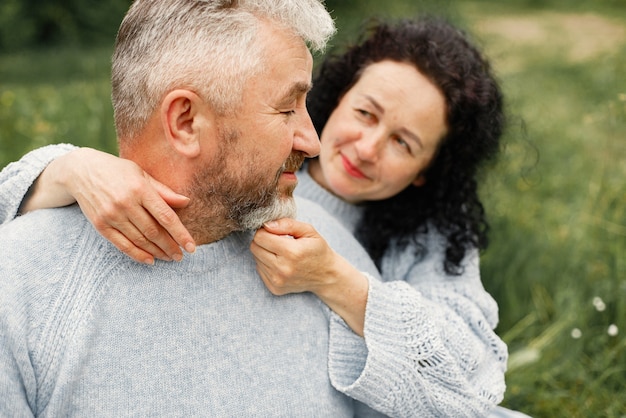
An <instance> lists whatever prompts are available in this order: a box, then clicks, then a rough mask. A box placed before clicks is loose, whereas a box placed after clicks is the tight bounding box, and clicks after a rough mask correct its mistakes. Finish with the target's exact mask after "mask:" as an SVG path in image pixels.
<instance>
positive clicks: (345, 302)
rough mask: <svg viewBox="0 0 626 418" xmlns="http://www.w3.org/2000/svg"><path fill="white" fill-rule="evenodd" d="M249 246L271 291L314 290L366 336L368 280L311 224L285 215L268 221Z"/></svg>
mask: <svg viewBox="0 0 626 418" xmlns="http://www.w3.org/2000/svg"><path fill="white" fill-rule="evenodd" d="M250 250H251V251H252V254H253V255H254V258H255V259H256V261H257V271H258V273H259V275H260V276H261V279H262V280H263V282H264V283H265V286H266V287H267V288H268V290H269V291H270V292H272V293H273V294H275V295H285V294H288V293H301V292H307V291H308V292H312V293H314V294H315V295H316V296H317V297H319V298H320V299H321V300H322V301H323V302H324V303H326V304H327V305H328V307H329V308H331V309H332V310H333V311H335V312H336V313H337V314H338V315H340V316H341V317H342V318H343V319H344V321H346V323H347V324H348V325H349V326H350V327H351V328H352V330H353V331H354V332H356V333H357V334H359V335H363V323H364V321H365V305H366V303H367V293H368V290H369V281H368V279H367V277H365V276H364V275H363V274H362V273H361V272H359V271H358V270H357V269H356V268H355V267H354V266H352V265H351V264H350V263H349V262H348V261H347V260H346V259H344V258H343V257H341V256H340V255H339V254H337V253H336V252H335V251H333V249H332V248H330V247H329V246H328V244H327V243H326V241H325V240H324V238H322V236H321V235H319V234H318V233H317V231H316V230H315V229H314V228H313V227H312V226H311V225H309V224H306V223H302V222H299V221H296V220H293V219H287V218H285V219H280V220H277V221H272V222H268V223H266V224H265V226H264V227H263V228H261V229H259V230H258V231H257V233H256V234H255V236H254V240H253V241H252V244H251V246H250Z"/></svg>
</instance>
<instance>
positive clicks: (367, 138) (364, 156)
mask: <svg viewBox="0 0 626 418" xmlns="http://www.w3.org/2000/svg"><path fill="white" fill-rule="evenodd" d="M383 144H384V136H383V135H382V134H381V133H377V132H370V133H368V134H363V135H362V136H361V138H360V139H359V140H358V141H356V143H355V144H354V146H355V148H356V152H357V156H358V157H359V158H360V159H361V160H363V161H369V162H376V161H377V160H378V158H379V156H380V152H381V149H382V146H383Z"/></svg>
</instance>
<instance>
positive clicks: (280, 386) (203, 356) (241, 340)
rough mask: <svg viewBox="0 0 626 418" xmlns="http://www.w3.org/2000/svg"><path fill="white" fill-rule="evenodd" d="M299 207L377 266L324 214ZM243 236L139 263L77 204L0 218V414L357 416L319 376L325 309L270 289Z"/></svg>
mask: <svg viewBox="0 0 626 418" xmlns="http://www.w3.org/2000/svg"><path fill="white" fill-rule="evenodd" d="M298 206H299V211H300V213H301V218H302V219H303V220H305V221H307V222H311V223H313V224H314V225H316V227H318V228H319V229H320V230H321V231H323V232H324V234H325V235H326V238H327V240H329V242H332V243H333V246H334V247H336V249H337V250H338V251H339V252H341V253H343V254H344V255H345V256H346V257H347V258H348V259H349V260H350V261H351V262H353V263H355V264H356V265H357V266H359V268H361V269H364V270H370V271H372V272H374V273H375V270H374V266H373V265H372V264H371V261H369V258H368V257H367V255H366V254H365V252H364V251H363V250H362V248H360V246H358V245H357V244H356V241H354V240H353V239H352V237H351V235H350V234H349V233H348V232H347V231H345V230H344V229H343V228H342V227H341V226H340V225H339V224H336V223H335V221H334V219H333V218H331V217H330V216H328V215H327V214H325V213H324V212H323V211H322V210H321V208H319V207H318V206H317V205H315V204H313V203H312V202H306V201H304V200H301V199H298ZM251 239H252V233H237V234H231V235H230V236H228V237H227V238H225V239H223V240H221V241H219V242H216V243H213V244H209V245H202V246H199V248H198V250H197V251H196V253H195V254H192V255H188V256H187V257H185V259H184V260H183V261H182V262H180V263H165V262H159V261H157V264H156V265H155V266H147V265H143V264H139V263H135V262H133V261H132V260H130V259H129V258H127V257H126V256H124V255H123V254H121V253H120V252H118V251H117V250H116V249H115V248H114V247H113V246H112V245H111V244H110V243H108V242H107V241H106V240H105V239H104V238H102V237H101V236H99V234H98V233H97V232H96V231H95V230H94V229H93V227H92V226H91V225H90V224H89V223H88V221H87V220H86V219H85V218H84V216H83V215H82V213H81V212H80V210H79V208H78V207H77V206H76V205H74V206H71V207H69V208H61V209H52V210H50V209H46V210H39V211H35V212H32V213H29V214H26V215H24V216H21V217H19V218H18V219H16V220H14V221H13V222H10V223H7V224H5V225H3V226H2V227H0V250H2V251H5V252H10V253H11V254H12V256H11V257H8V258H5V259H4V260H3V261H2V262H1V263H0V416H28V415H29V414H30V413H31V412H32V413H33V414H34V415H39V416H50V417H52V416H129V415H134V416H198V415H202V416H285V417H289V416H319V417H331V416H332V417H341V416H353V415H354V402H353V400H352V399H350V398H349V397H348V396H346V395H344V394H342V393H340V392H338V391H337V390H335V389H334V388H333V387H332V386H331V384H330V382H329V379H328V366H327V364H328V359H329V356H330V357H332V356H333V354H332V351H333V349H332V347H331V348H330V351H329V323H330V320H331V319H330V318H331V315H330V311H329V310H328V308H327V307H326V306H325V305H323V303H322V302H321V301H320V300H319V299H317V298H316V297H315V296H313V295H312V294H310V293H303V294H294V295H287V296H283V297H277V296H273V295H272V294H271V293H269V291H267V289H266V288H265V286H264V285H263V282H262V281H261V279H260V278H259V277H258V276H257V274H256V270H255V263H254V259H253V258H252V256H251V254H250V252H249V244H250V241H251ZM333 321H340V320H339V319H338V318H337V317H334V319H333ZM346 332H347V331H346ZM346 373H348V374H357V373H358V371H351V372H346Z"/></svg>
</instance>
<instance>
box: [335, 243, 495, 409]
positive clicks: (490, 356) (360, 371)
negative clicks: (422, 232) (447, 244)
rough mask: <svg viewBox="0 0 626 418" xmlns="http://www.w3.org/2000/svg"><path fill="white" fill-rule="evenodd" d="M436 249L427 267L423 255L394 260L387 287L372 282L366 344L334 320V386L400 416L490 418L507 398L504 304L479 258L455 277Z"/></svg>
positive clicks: (410, 253) (474, 255) (409, 252)
mask: <svg viewBox="0 0 626 418" xmlns="http://www.w3.org/2000/svg"><path fill="white" fill-rule="evenodd" d="M433 247H435V248H433ZM436 247H437V246H436V245H431V246H429V248H430V253H431V254H430V255H429V256H427V257H425V258H423V259H419V260H416V257H415V248H407V249H405V250H404V251H402V254H395V255H388V257H387V260H384V261H383V280H385V281H380V280H377V279H375V278H372V277H370V287H369V295H368V302H367V307H366V315H365V329H364V334H365V338H364V339H363V338H360V337H358V336H357V335H356V334H354V333H352V332H351V330H350V329H349V328H348V327H347V326H346V325H345V324H344V323H343V321H342V320H341V318H339V317H338V316H333V320H332V323H331V341H330V347H331V348H330V350H331V357H330V362H329V372H330V378H331V382H332V383H333V385H334V386H335V388H337V389H338V390H340V391H341V392H343V393H346V394H347V395H349V396H351V397H352V398H354V399H356V400H358V401H361V402H363V403H365V404H367V405H368V406H370V407H371V408H373V409H375V410H377V411H380V412H382V413H384V414H386V415H389V416H393V417H408V416H420V417H440V416H454V417H466V416H467V417H484V416H487V415H488V413H489V411H490V410H491V409H493V407H494V406H495V405H496V404H498V403H499V402H500V401H501V400H502V398H503V396H504V391H505V383H504V373H505V370H506V361H507V349H506V345H505V344H504V343H503V342H502V341H501V340H500V339H499V338H498V336H497V335H496V334H495V332H494V330H493V328H495V326H496V325H497V315H498V312H497V305H496V303H495V301H494V300H493V299H492V298H491V296H490V295H489V294H488V293H487V292H486V291H485V290H484V288H483V286H482V283H481V281H480V275H479V267H478V252H477V251H473V252H470V254H469V255H468V256H467V257H466V260H465V263H464V271H463V274H461V275H460V276H448V275H446V274H445V273H444V272H443V271H441V270H442V268H441V261H442V258H441V257H442V254H440V253H439V252H438V251H436V250H437V248H436ZM385 261H386V262H385ZM385 266H387V268H385ZM385 273H387V274H385ZM394 275H395V276H394ZM390 276H392V277H390Z"/></svg>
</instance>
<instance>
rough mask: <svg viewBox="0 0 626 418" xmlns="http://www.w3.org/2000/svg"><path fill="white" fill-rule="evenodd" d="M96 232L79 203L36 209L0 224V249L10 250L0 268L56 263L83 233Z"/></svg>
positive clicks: (15, 268) (3, 250)
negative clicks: (77, 204)
mask: <svg viewBox="0 0 626 418" xmlns="http://www.w3.org/2000/svg"><path fill="white" fill-rule="evenodd" d="M92 231H93V233H95V231H94V230H93V227H92V226H91V225H90V224H89V221H87V219H86V218H85V217H84V215H83V214H82V213H81V211H80V209H79V208H78V206H69V207H65V208H58V209H43V210H37V211H34V212H31V213H28V214H25V215H22V216H18V217H17V218H15V219H14V220H12V221H11V222H8V223H6V224H3V225H2V226H0V252H2V253H4V254H10V255H11V256H10V257H6V258H4V260H3V261H1V262H0V270H6V269H9V271H13V270H20V269H22V268H25V266H28V265H33V264H39V265H44V264H46V263H49V264H50V265H55V264H57V263H58V262H60V261H61V260H62V258H63V257H64V254H69V250H70V249H71V248H73V247H74V246H75V245H76V244H77V242H78V241H79V240H80V238H81V237H82V236H84V235H85V234H86V233H88V234H89V233H92Z"/></svg>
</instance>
